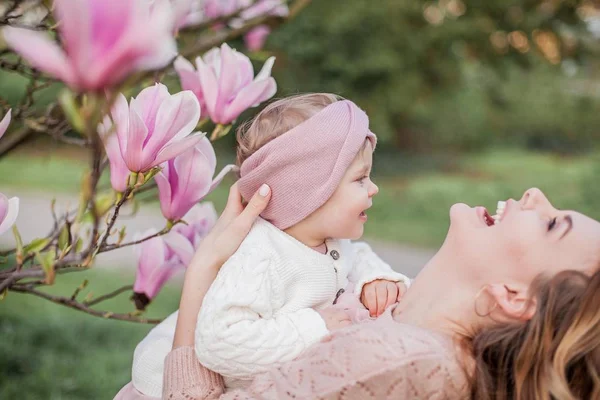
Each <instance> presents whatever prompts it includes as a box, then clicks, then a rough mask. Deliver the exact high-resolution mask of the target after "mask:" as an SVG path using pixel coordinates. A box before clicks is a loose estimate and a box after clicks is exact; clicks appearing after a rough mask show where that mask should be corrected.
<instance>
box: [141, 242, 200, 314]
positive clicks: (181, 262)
mask: <svg viewBox="0 0 600 400" xmlns="http://www.w3.org/2000/svg"><path fill="white" fill-rule="evenodd" d="M155 233H156V231H152V230H149V231H146V232H144V233H143V235H136V240H139V239H141V238H144V237H148V236H150V235H153V234H155ZM134 251H135V253H136V256H137V259H138V265H137V273H136V277H135V283H134V284H133V291H134V292H135V293H137V294H140V295H144V296H145V299H144V298H143V297H142V298H140V297H138V298H137V299H136V305H137V306H138V308H139V309H143V308H144V307H145V305H146V304H148V302H149V301H150V300H151V299H153V298H154V297H155V296H156V295H157V294H158V292H159V291H160V290H161V289H162V288H163V286H164V285H165V283H167V281H168V280H169V279H170V278H171V277H172V276H173V275H174V274H175V273H176V272H178V271H180V270H182V269H184V268H185V266H186V265H187V264H188V263H189V262H190V261H191V258H192V255H193V254H194V249H193V247H192V245H191V243H190V242H189V241H188V240H187V239H186V238H185V237H184V236H182V235H180V234H178V233H176V232H169V233H168V234H167V235H166V236H158V237H155V238H152V239H150V240H146V241H145V242H142V243H140V244H137V245H135V248H134ZM138 302H139V303H138ZM138 304H140V305H138Z"/></svg>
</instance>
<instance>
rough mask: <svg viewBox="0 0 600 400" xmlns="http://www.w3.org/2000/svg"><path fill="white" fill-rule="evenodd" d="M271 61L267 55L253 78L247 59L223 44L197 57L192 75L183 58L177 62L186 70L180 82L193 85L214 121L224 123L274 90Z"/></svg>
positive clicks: (187, 85) (272, 58) (270, 94)
mask: <svg viewBox="0 0 600 400" xmlns="http://www.w3.org/2000/svg"><path fill="white" fill-rule="evenodd" d="M274 62H275V57H270V58H269V59H268V60H267V61H266V62H265V64H264V65H263V68H262V69H261V71H260V72H259V73H258V75H256V77H254V68H253V66H252V63H251V62H250V59H249V58H248V57H246V56H245V55H243V54H241V53H238V52H237V51H235V50H233V49H232V48H231V47H229V46H228V45H227V43H223V45H222V46H221V48H220V49H219V48H213V49H212V50H210V51H208V52H207V53H206V54H205V55H204V57H197V58H196V68H197V71H196V72H195V74H194V68H193V66H192V65H191V64H190V63H189V62H188V61H186V60H185V59H183V58H179V60H178V61H177V64H178V65H179V71H185V77H184V80H182V85H183V84H184V83H185V85H186V87H191V85H194V88H196V92H200V93H201V96H199V97H198V99H199V101H201V102H203V103H204V104H205V106H206V110H207V112H208V114H209V116H210V118H211V119H212V120H213V122H215V123H218V124H223V125H226V124H229V123H231V122H233V121H234V120H235V119H236V118H237V117H238V116H239V115H240V114H241V113H242V112H244V111H245V110H247V109H248V108H250V107H256V106H258V105H259V104H260V103H262V102H264V101H265V100H268V99H270V98H271V97H273V95H274V94H275V92H277V84H276V83H275V79H273V78H272V77H271V68H272V67H273V63H274ZM180 76H181V74H180Z"/></svg>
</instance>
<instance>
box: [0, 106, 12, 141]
mask: <svg viewBox="0 0 600 400" xmlns="http://www.w3.org/2000/svg"><path fill="white" fill-rule="evenodd" d="M11 113H12V109H10V110H8V112H7V113H6V115H5V116H4V118H2V121H0V137H2V136H4V134H5V133H6V130H7V129H8V125H10V118H11Z"/></svg>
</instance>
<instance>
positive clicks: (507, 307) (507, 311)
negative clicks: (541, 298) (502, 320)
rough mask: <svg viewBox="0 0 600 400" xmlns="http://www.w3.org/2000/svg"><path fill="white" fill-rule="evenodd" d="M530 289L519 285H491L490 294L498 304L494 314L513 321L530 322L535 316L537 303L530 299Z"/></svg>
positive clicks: (489, 287)
mask: <svg viewBox="0 0 600 400" xmlns="http://www.w3.org/2000/svg"><path fill="white" fill-rule="evenodd" d="M528 289H529V288H528V287H521V286H519V285H514V286H513V285H504V284H492V285H489V286H488V292H489V294H490V296H492V298H493V299H494V301H495V302H496V304H497V306H496V308H495V312H494V313H495V314H498V313H500V314H501V315H503V316H504V317H506V318H508V319H511V320H517V321H528V320H530V319H531V318H532V317H533V315H534V314H535V311H536V302H535V299H531V298H529V296H528Z"/></svg>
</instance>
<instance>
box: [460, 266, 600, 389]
mask: <svg viewBox="0 0 600 400" xmlns="http://www.w3.org/2000/svg"><path fill="white" fill-rule="evenodd" d="M532 293H533V294H534V298H535V304H536V307H537V309H536V313H535V315H534V316H533V318H531V320H529V321H527V322H525V323H515V324H513V325H509V326H506V325H503V326H496V327H492V328H487V329H484V330H483V331H481V332H479V333H478V334H477V335H476V336H475V338H474V339H473V342H472V348H473V352H474V355H475V360H476V367H475V373H474V376H473V382H472V398H473V399H477V400H491V399H498V400H508V399H535V400H550V399H561V400H563V399H564V400H575V399H600V271H599V272H596V273H595V274H594V275H592V276H591V277H590V276H587V275H585V274H583V273H580V272H576V271H565V272H561V273H559V274H557V275H555V276H554V277H552V278H545V277H539V278H538V279H537V280H536V282H535V283H534V285H533V288H532Z"/></svg>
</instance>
